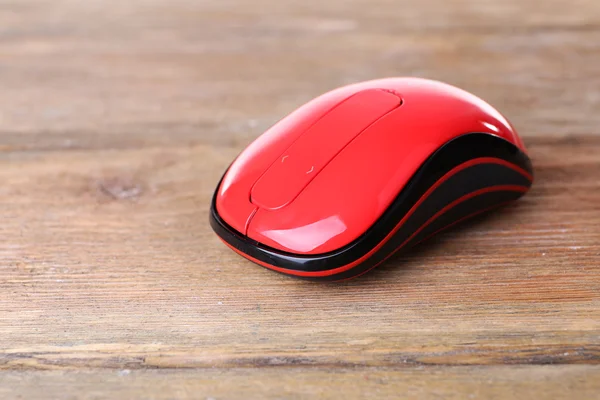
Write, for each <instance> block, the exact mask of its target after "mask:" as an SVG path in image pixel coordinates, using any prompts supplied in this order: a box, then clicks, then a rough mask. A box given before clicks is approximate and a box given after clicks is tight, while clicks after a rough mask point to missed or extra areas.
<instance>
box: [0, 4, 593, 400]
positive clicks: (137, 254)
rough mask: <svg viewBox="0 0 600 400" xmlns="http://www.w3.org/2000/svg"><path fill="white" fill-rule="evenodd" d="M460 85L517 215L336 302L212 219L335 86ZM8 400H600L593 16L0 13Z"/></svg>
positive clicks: (536, 11)
mask: <svg viewBox="0 0 600 400" xmlns="http://www.w3.org/2000/svg"><path fill="white" fill-rule="evenodd" d="M403 75H414V76H423V77H429V78H433V79H440V80H443V81H447V82H449V83H452V84H455V85H458V86H460V87H463V88H465V89H467V90H469V91H472V92H474V93H475V94H477V95H479V96H481V97H483V98H485V99H486V100H488V101H489V102H490V103H492V104H493V105H495V106H496V107H497V108H499V109H500V110H501V111H502V112H503V113H504V114H506V115H507V116H508V117H509V119H511V121H512V122H513V123H514V124H515V125H516V127H517V128H518V130H519V131H520V132H521V133H522V136H523V137H524V139H525V142H526V145H527V146H528V148H529V151H530V153H531V155H532V158H533V161H534V165H535V169H536V182H535V184H534V188H533V190H532V191H531V193H530V194H528V195H527V196H525V197H524V198H523V199H522V200H520V201H519V202H518V203H517V204H515V205H514V206H510V207H508V208H505V209H503V210H501V211H499V212H496V213H495V214H493V215H490V216H489V217H486V218H482V219H479V220H477V221H475V222H472V223H469V224H467V225H465V226H463V227H462V228H459V229H455V230H453V231H452V232H448V233H445V234H443V235H441V236H439V237H437V238H436V239H433V240H432V241H430V242H428V243H427V244H426V245H423V246H420V247H419V248H417V249H415V250H414V251H411V252H409V253H408V254H406V255H404V256H402V257H399V258H396V259H394V260H393V261H392V262H389V263H387V264H386V265H385V266H383V267H381V268H379V269H378V270H376V271H374V272H373V273H371V274H369V275H367V276H365V277H364V278H360V279H358V280H354V281H350V282H347V283H343V284H318V283H309V282H303V281H298V280H294V279H291V278H288V277H284V276H281V275H278V274H275V273H273V272H270V271H268V270H265V269H263V268H261V267H258V266H255V265H253V264H251V263H250V262H247V261H245V260H244V259H242V258H241V257H239V256H238V255H236V254H234V253H233V252H231V251H230V250H229V249H227V248H226V247H225V246H224V245H222V244H221V243H220V241H219V240H218V239H217V237H216V236H215V235H214V234H213V233H212V231H211V229H210V228H209V225H208V223H207V219H208V207H209V199H210V197H211V195H212V191H213V189H214V187H215V185H216V183H217V181H218V179H219V178H220V176H221V173H222V172H223V171H224V170H225V168H226V167H227V165H228V163H229V162H230V161H231V160H232V158H233V157H234V156H235V155H236V154H237V153H238V152H239V151H240V150H241V149H242V148H244V147H245V146H246V145H247V144H248V143H249V142H250V141H251V140H252V139H253V138H255V137H256V136H257V135H259V134H260V133H262V132H263V131H264V130H265V129H267V128H268V127H269V126H270V125H272V124H273V123H274V122H276V121H277V120H278V119H279V118H280V117H282V116H283V115H285V114H286V113H288V112H290V111H291V110H293V109H294V108H296V107H297V106H299V105H301V104H302V103H304V102H306V101H307V100H309V99H311V98H313V97H315V96H316V95H318V94H320V93H323V92H325V91H327V90H329V89H332V88H334V87H337V86H339V85H342V84H347V83H350V82H355V81H360V80H365V79H370V78H377V77H385V76H403ZM0 210H1V211H2V214H1V215H2V223H1V224H0V398H1V399H13V398H22V399H28V400H29V399H41V398H65V399H100V398H107V399H131V398H136V397H137V398H144V399H174V398H190V399H218V400H221V399H246V398H278V399H281V398H285V399H295V398H347V399H350V398H385V397H389V396H402V397H408V398H420V399H423V398H436V399H438V398H439V399H441V398H443V399H479V398H507V399H516V398H524V399H542V398H565V399H567V398H568V399H584V398H596V399H597V398H600V365H599V364H600V2H598V1H597V0H571V1H569V2H568V3H565V2H564V1H562V0H545V1H542V0H529V1H526V0H504V1H498V0H420V1H419V2H413V1H408V0H407V1H396V0H377V1H373V0H353V1H346V0H327V1H316V0H314V1H306V0H304V1H291V0H290V1H280V0H254V1H245V0H212V1H208V0H207V1H193V0H187V1H186V0H130V1H117V0H86V1H81V0H52V1H51V0H2V1H0Z"/></svg>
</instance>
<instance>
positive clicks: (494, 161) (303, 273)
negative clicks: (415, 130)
mask: <svg viewBox="0 0 600 400" xmlns="http://www.w3.org/2000/svg"><path fill="white" fill-rule="evenodd" d="M486 163H487V164H500V165H503V166H506V167H508V168H511V169H513V170H514V171H516V172H518V173H520V174H521V175H523V176H525V177H526V178H527V179H528V180H530V181H531V180H532V179H533V177H532V176H531V174H529V173H528V172H527V171H525V170H524V169H522V168H520V167H519V166H517V165H515V164H512V163H510V162H508V161H505V160H502V159H499V158H493V157H480V158H476V159H473V160H470V161H467V162H465V163H463V164H460V165H458V166H457V167H455V168H453V169H452V170H450V171H449V172H447V173H446V174H445V175H444V176H442V177H441V178H440V179H439V180H438V181H437V182H436V183H435V184H434V185H433V186H432V187H431V188H429V189H428V190H427V192H425V193H424V194H423V196H421V198H420V199H419V200H418V201H417V202H416V203H415V204H414V205H413V207H412V208H411V209H410V210H409V211H408V212H407V213H406V215H405V216H404V217H403V218H402V219H401V220H400V221H399V222H398V224H397V225H396V227H395V228H394V229H393V230H392V231H390V233H389V234H388V235H387V236H386V237H385V238H384V239H383V240H382V241H381V242H380V243H379V244H378V245H377V246H375V247H374V248H373V249H371V250H370V251H369V252H368V253H367V254H365V255H363V256H362V257H360V258H359V259H357V260H355V261H353V262H351V263H349V264H346V265H344V266H341V267H338V268H334V269H331V270H325V271H301V270H292V269H286V268H281V267H276V266H274V265H271V264H268V263H265V262H263V261H260V260H257V259H255V258H253V257H251V256H249V255H247V254H245V253H243V252H241V251H239V250H238V249H236V248H234V247H233V246H231V245H229V244H228V243H227V242H225V244H227V246H229V247H230V248H231V249H233V250H234V251H236V252H237V253H239V254H240V255H242V256H243V257H245V258H247V259H249V260H252V261H254V262H255V263H257V264H259V265H262V266H264V267H266V268H270V269H272V270H275V271H278V272H282V273H285V274H289V275H295V276H301V277H325V276H331V275H335V274H338V273H341V272H344V271H347V270H349V269H351V268H353V267H355V266H357V265H358V264H360V263H362V262H363V261H365V260H367V259H368V258H369V257H371V256H372V255H373V254H375V253H376V252H377V251H378V250H379V249H380V248H381V247H382V246H383V245H384V244H385V243H386V242H387V241H388V240H389V239H390V238H391V237H392V236H393V235H394V234H395V233H396V232H397V231H398V230H399V229H400V228H401V227H402V225H403V224H404V222H405V221H406V220H407V219H408V218H409V217H410V216H411V215H412V214H413V213H414V212H415V211H416V209H417V208H418V207H419V206H420V205H421V204H422V203H423V202H424V201H425V199H426V198H427V197H429V195H431V193H433V192H434V191H435V189H437V188H438V187H439V186H440V185H441V184H442V183H444V182H445V181H446V180H448V179H449V178H451V177H452V176H453V175H455V174H456V173H458V172H460V171H462V170H464V169H466V168H468V167H471V166H473V165H478V164H486ZM528 189H529V188H528V187H525V186H519V185H501V186H492V187H488V188H485V189H482V190H485V192H482V190H479V191H475V192H472V193H469V194H467V195H465V196H463V197H461V198H459V199H457V200H455V201H454V202H452V203H450V204H449V205H448V206H450V205H452V207H453V206H455V205H456V204H458V203H460V202H462V201H465V200H468V199H469V198H471V197H473V196H475V195H476V193H477V194H482V193H487V192H489V191H494V190H513V191H519V192H526V191H527V190H528ZM448 206H446V207H445V208H444V209H442V210H444V212H445V211H447V209H448ZM450 208H451V207H450ZM442 210H441V211H442ZM437 216H439V212H438V213H437V214H436V215H435V216H434V217H435V218H437ZM430 222H431V221H428V222H427V223H426V224H429V223H430ZM421 229H422V228H420V229H419V231H420V230H421ZM417 232H418V231H417ZM415 233H416V232H415ZM411 237H412V236H411Z"/></svg>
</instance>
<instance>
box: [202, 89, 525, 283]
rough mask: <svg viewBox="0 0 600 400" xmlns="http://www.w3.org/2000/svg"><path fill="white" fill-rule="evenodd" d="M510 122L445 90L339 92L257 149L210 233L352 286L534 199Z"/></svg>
mask: <svg viewBox="0 0 600 400" xmlns="http://www.w3.org/2000/svg"><path fill="white" fill-rule="evenodd" d="M532 172H533V171H532V167H531V162H530V160H529V158H528V156H527V154H526V150H525V147H524V145H523V142H522V141H521V139H520V138H519V136H518V135H517V133H516V132H515V130H514V129H513V127H512V126H511V125H510V123H509V122H508V121H507V120H506V119H505V118H504V117H503V116H502V115H501V114H500V113H499V112H498V111H496V110H495V109H494V108H492V107H491V106H490V105H489V104H487V103H485V102H484V101H483V100H481V99H479V98H478V97H476V96H474V95H472V94H469V93H467V92H465V91H463V90H461V89H458V88H456V87H453V86H450V85H448V84H445V83H441V82H437V81H431V80H425V79H417V78H389V79H380V80H373V81H368V82H362V83H357V84H353V85H349V86H345V87H342V88H339V89H335V90H333V91H331V92H328V93H326V94H324V95H322V96H320V97H317V98H316V99H314V100H312V101H310V102H308V103H307V104H305V105H303V106H302V107H300V108H299V109H297V110H296V111H294V112H293V113H291V114H290V115H288V116H287V117H285V118H284V119H282V120H281V121H279V122H278V123H277V124H275V125H274V126H273V127H272V128H270V129H269V130H268V131H267V132H265V133H264V134H263V135H262V136H260V137H259V138H258V139H256V140H255V141H254V142H253V143H252V144H250V145H249V146H248V147H247V148H246V149H245V150H244V151H243V152H242V153H241V154H240V155H239V156H238V157H237V158H236V159H235V160H234V161H233V163H232V164H231V166H230V167H229V169H228V170H227V172H226V173H225V175H224V176H223V178H222V179H221V182H220V183H219V185H218V187H217V189H216V191H215V194H214V197H213V201H212V206H211V213H210V220H211V225H212V227H213V229H214V230H215V232H216V233H217V234H218V235H219V236H220V238H221V239H222V240H223V241H224V242H225V244H227V245H228V246H229V247H231V248H232V249H233V250H235V251H236V252H238V253H239V254H241V255H242V256H244V257H246V258H247V259H249V260H252V261H254V262H255V263H258V264H260V265H262V266H265V267H267V268H270V269H272V270H275V271H278V272H282V273H284V274H288V275H293V276H297V277H302V278H306V279H314V280H343V279H348V278H351V277H355V276H357V275H361V274H363V273H365V272H366V271H369V270H370V269H372V268H374V267H376V266H378V265H380V264H381V263H382V262H384V261H385V260H386V259H387V258H388V257H390V256H391V255H392V254H393V253H394V252H396V251H397V250H400V249H405V248H408V247H410V246H412V245H414V244H416V243H418V242H421V241H423V240H425V239H427V238H429V237H430V236H432V235H433V234H435V233H437V232H439V231H440V230H442V229H444V228H447V227H449V226H451V225H454V224H456V223H457V222H459V221H462V220H464V219H466V218H468V217H471V216H474V215H476V214H479V213H482V212H484V211H487V210H490V209H492V208H495V207H498V206H501V205H504V204H506V203H508V202H511V201H513V200H516V199H518V198H519V197H521V196H522V195H523V194H524V193H525V192H527V191H528V190H529V188H530V186H531V183H532V179H533V178H532Z"/></svg>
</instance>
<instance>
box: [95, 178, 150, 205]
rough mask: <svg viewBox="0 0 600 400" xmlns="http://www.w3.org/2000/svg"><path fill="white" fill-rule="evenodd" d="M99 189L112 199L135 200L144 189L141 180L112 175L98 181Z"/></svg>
mask: <svg viewBox="0 0 600 400" xmlns="http://www.w3.org/2000/svg"><path fill="white" fill-rule="evenodd" d="M97 188H98V191H99V192H100V193H101V194H102V195H103V196H104V197H108V198H110V199H111V200H135V199H137V198H139V197H140V196H141V195H142V194H143V192H144V190H143V187H142V185H141V184H140V183H139V182H136V181H135V180H134V179H132V178H123V177H112V178H106V179H101V180H100V181H98V182H97Z"/></svg>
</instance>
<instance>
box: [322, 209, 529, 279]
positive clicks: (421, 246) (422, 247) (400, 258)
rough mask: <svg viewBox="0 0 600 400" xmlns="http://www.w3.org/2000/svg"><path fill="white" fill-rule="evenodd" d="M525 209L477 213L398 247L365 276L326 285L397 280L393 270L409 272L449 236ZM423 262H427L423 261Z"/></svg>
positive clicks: (479, 228)
mask: <svg viewBox="0 0 600 400" xmlns="http://www.w3.org/2000/svg"><path fill="white" fill-rule="evenodd" d="M524 211H525V207H522V206H521V205H520V204H509V205H506V206H504V207H502V208H500V209H497V210H490V211H488V212H485V213H482V214H480V215H477V216H474V217H472V218H470V219H468V220H465V221H463V222H460V223H459V224H456V225H454V226H452V227H450V228H448V229H445V230H443V231H441V232H439V233H438V234H436V235H434V236H433V237H431V238H429V239H427V240H425V241H423V242H420V243H418V244H416V245H414V246H412V247H410V248H406V249H401V250H399V251H397V252H396V253H394V254H393V255H392V256H390V257H389V258H388V259H387V260H386V261H384V262H383V263H382V264H380V265H379V266H377V267H375V268H374V269H372V270H371V271H368V272H366V273H365V274H364V275H360V276H358V277H355V278H353V279H349V280H346V281H339V282H328V283H326V284H327V285H336V286H340V285H341V286H348V287H356V286H369V285H375V284H377V285H381V283H382V282H383V283H391V282H388V281H389V278H390V275H392V276H393V277H394V279H397V278H398V276H399V274H398V273H394V274H391V272H392V271H394V272H395V270H401V271H402V273H403V274H405V273H409V272H411V270H414V269H416V267H417V266H418V267H422V266H423V263H420V262H419V260H421V259H422V260H427V258H428V256H429V255H433V254H436V255H439V252H437V250H438V249H439V246H443V244H444V242H445V241H446V240H447V239H448V238H449V237H451V236H458V235H461V234H464V233H466V232H473V231H484V230H485V226H486V224H488V225H493V223H494V221H497V220H500V219H513V220H514V221H519V215H520V214H522V213H523V212H524ZM459 251H460V250H457V251H456V253H455V254H450V253H447V254H446V255H449V256H453V255H456V256H457V257H458V256H460V255H461V254H460V252H459ZM424 262H425V263H426V262H427V261H424Z"/></svg>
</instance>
